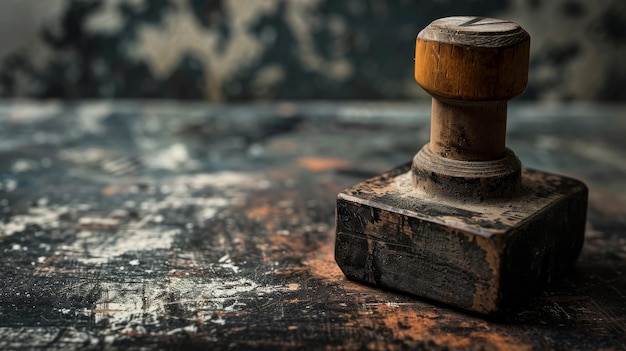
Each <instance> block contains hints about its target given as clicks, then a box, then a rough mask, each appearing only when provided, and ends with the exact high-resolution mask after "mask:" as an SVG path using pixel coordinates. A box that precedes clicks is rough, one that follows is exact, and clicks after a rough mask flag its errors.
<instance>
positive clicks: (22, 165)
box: [11, 159, 39, 173]
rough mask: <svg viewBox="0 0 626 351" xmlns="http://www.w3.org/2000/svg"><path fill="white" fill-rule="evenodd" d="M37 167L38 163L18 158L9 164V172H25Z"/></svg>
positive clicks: (34, 169)
mask: <svg viewBox="0 0 626 351" xmlns="http://www.w3.org/2000/svg"><path fill="white" fill-rule="evenodd" d="M37 169H39V163H38V162H36V161H34V160H28V159H18V160H16V161H15V162H13V165H11V172H13V173H25V172H29V171H36V170H37Z"/></svg>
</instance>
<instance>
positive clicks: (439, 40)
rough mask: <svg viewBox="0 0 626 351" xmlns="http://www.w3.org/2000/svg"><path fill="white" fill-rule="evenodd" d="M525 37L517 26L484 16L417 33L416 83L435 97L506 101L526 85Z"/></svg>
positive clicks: (435, 23)
mask: <svg viewBox="0 0 626 351" xmlns="http://www.w3.org/2000/svg"><path fill="white" fill-rule="evenodd" d="M529 50H530V36H529V35H528V33H527V32H526V31H525V30H524V29H523V28H522V27H520V26H519V25H518V24H516V23H514V22H510V21H503V20H498V19H493V18H484V17H466V16H459V17H447V18H442V19H438V20H435V21H433V22H432V23H431V24H430V25H428V26H427V27H426V28H424V30H422V31H421V32H420V33H419V34H418V36H417V40H416V46H415V80H416V81H417V82H418V84H419V85H421V86H422V87H423V88H424V89H425V90H426V91H427V92H429V93H430V94H431V95H434V96H436V97H442V98H446V99H451V100H468V101H481V100H507V99H511V98H513V97H515V96H517V95H519V94H521V93H522V92H523V91H524V89H526V84H527V81H528V56H529Z"/></svg>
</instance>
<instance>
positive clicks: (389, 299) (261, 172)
mask: <svg viewBox="0 0 626 351" xmlns="http://www.w3.org/2000/svg"><path fill="white" fill-rule="evenodd" d="M428 109H429V107H428V105H420V106H415V105H402V104H365V103H354V104H302V105H293V104H276V105H249V106H232V107H228V106H216V105H200V104H198V105H193V104H176V103H144V104H139V103H130V102H128V103H114V104H107V103H81V104H67V105H63V104H56V103H28V102H11V101H5V102H2V103H1V104H0V185H1V186H2V188H1V190H0V215H1V216H2V225H1V227H0V232H1V234H0V250H1V251H0V252H1V253H2V260H1V262H0V277H1V279H2V282H3V284H2V285H1V286H0V348H2V349H16V348H38V347H47V348H49V349H63V350H66V349H79V348H82V349H111V348H112V349H115V348H122V347H124V348H135V349H139V348H148V347H150V348H156V347H160V348H180V349H189V348H211V349H230V348H243V349H246V348H247V349H288V348H292V349H302V348H312V349H403V348H407V349H435V350H436V349H470V350H482V349H486V350H495V349H508V350H530V349H563V350H565V349H583V350H585V349H587V350H588V349H599V348H605V349H623V348H624V345H625V344H626V336H625V335H624V334H625V331H626V322H625V317H626V277H625V276H624V271H625V267H624V261H625V260H626V232H625V230H626V183H625V182H624V177H625V176H626V140H625V139H624V137H623V135H624V133H626V116H625V115H626V112H624V111H626V110H625V109H624V106H613V107H611V106H598V105H571V106H561V107H554V106H552V107H549V106H543V107H542V106H535V105H514V106H512V107H511V109H510V113H509V139H508V145H509V146H510V147H511V148H512V149H514V150H515V151H516V153H517V154H518V156H519V157H520V159H521V160H522V162H523V163H524V164H525V166H528V167H532V168H537V169H542V170H546V171H553V172H558V173H564V174H568V175H571V176H574V177H576V178H579V179H582V180H584V181H585V182H586V183H587V184H588V185H589V186H590V208H589V219H588V226H587V231H586V242H585V247H584V249H583V253H582V256H581V258H580V260H579V261H578V263H577V264H576V265H575V269H574V270H573V271H572V272H571V273H569V274H568V275H567V276H566V277H565V278H564V279H562V280H561V281H560V282H559V283H557V284H555V285H553V286H552V287H551V288H550V289H549V290H548V291H546V292H545V293H544V294H543V296H540V297H537V298H535V299H533V300H532V301H531V303H530V304H529V305H528V306H527V308H525V309H523V310H522V311H520V313H518V314H516V315H511V316H509V317H507V318H505V319H504V320H499V321H492V320H485V319H483V318H480V317H478V316H473V315H467V314H464V313H462V312H459V311H456V310H453V309H449V308H446V307H442V306H437V305H432V304H430V303H427V302H424V301H420V300H416V299H414V298H412V297H408V296H404V295H400V294H396V293H389V292H385V291H381V290H377V289H374V288H371V287H368V286H363V285H359V284H357V283H354V282H350V281H348V280H346V279H345V277H344V276H343V275H342V274H341V272H340V270H339V268H338V267H337V265H336V264H335V262H334V260H333V243H334V227H333V221H334V206H335V196H336V194H337V193H338V192H339V191H341V190H342V189H344V188H346V187H348V186H351V185H353V184H356V183H358V182H359V181H362V180H363V179H365V178H368V177H370V176H373V175H376V174H380V173H382V172H383V171H386V170H388V169H390V168H392V167H393V166H397V165H399V164H402V163H405V162H407V161H409V160H410V159H411V158H412V157H413V154H414V153H415V151H416V149H417V148H419V146H420V145H423V144H424V143H425V142H426V140H427V139H428V114H429V112H428Z"/></svg>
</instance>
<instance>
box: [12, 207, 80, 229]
mask: <svg viewBox="0 0 626 351" xmlns="http://www.w3.org/2000/svg"><path fill="white" fill-rule="evenodd" d="M67 211H68V209H67V207H58V208H49V207H31V208H29V209H28V212H27V213H26V214H23V215H15V216H13V217H11V218H10V221H9V222H7V223H0V233H3V234H4V235H7V236H10V235H13V234H16V233H21V232H23V231H24V230H26V228H27V227H28V226H29V225H37V226H39V227H41V228H42V229H43V230H47V229H54V228H58V227H59V216H60V215H62V214H64V213H66V212H67Z"/></svg>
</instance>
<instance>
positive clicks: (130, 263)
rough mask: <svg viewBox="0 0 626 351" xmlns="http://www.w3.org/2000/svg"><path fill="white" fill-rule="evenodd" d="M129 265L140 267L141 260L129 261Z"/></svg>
mask: <svg viewBox="0 0 626 351" xmlns="http://www.w3.org/2000/svg"><path fill="white" fill-rule="evenodd" d="M128 264H129V265H131V266H139V260H136V259H135V260H130V261H128Z"/></svg>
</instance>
